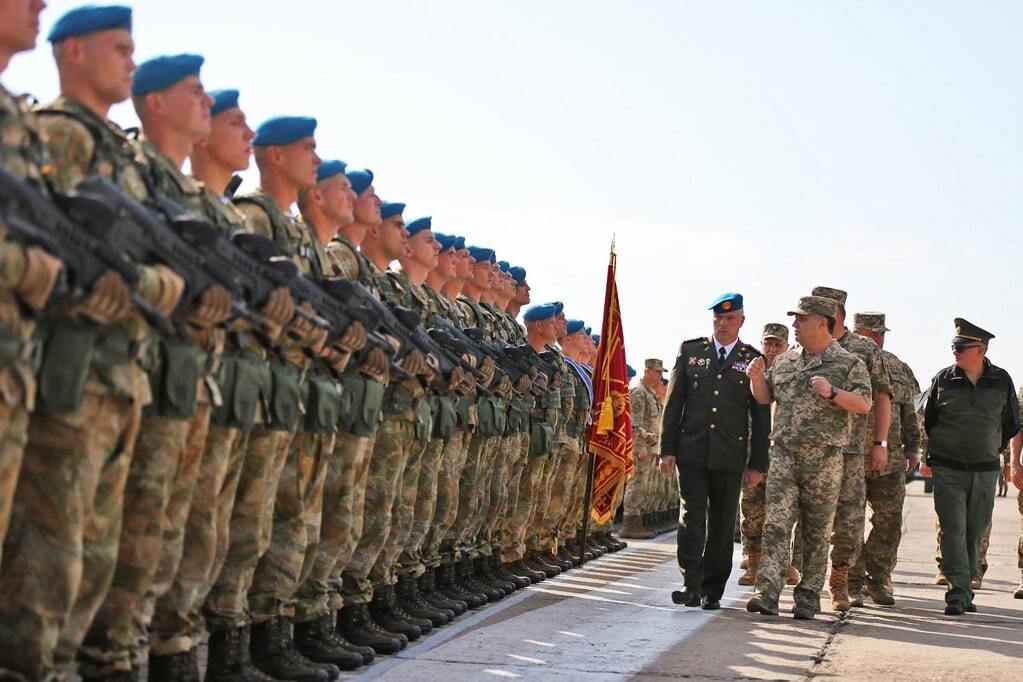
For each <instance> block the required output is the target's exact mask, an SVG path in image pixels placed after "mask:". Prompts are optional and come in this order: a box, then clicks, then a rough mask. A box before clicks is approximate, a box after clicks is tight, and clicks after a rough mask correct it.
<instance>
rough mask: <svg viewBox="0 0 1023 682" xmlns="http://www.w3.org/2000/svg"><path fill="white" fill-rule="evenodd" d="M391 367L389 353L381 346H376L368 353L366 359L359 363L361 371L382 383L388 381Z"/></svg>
mask: <svg viewBox="0 0 1023 682" xmlns="http://www.w3.org/2000/svg"><path fill="white" fill-rule="evenodd" d="M390 368H391V364H390V362H388V360H387V354H386V353H384V351H383V350H381V349H379V348H374V349H372V350H371V351H370V352H369V353H367V354H366V359H365V360H363V361H362V364H361V365H359V371H360V372H362V373H363V374H364V375H366V376H368V377H369V378H370V379H375V380H376V381H378V382H380V383H381V384H385V383H387V374H388V371H389V370H390Z"/></svg>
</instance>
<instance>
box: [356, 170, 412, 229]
mask: <svg viewBox="0 0 1023 682" xmlns="http://www.w3.org/2000/svg"><path fill="white" fill-rule="evenodd" d="M348 177H349V179H350V178H351V177H352V176H351V175H349V176H348ZM404 210H405V204H402V203H399V202H397V201H385V202H384V203H382V204H380V219H381V220H387V219H388V218H393V217H394V216H396V215H401V213H402V211H404Z"/></svg>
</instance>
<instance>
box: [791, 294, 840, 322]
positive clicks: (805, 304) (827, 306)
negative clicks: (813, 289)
mask: <svg viewBox="0 0 1023 682" xmlns="http://www.w3.org/2000/svg"><path fill="white" fill-rule="evenodd" d="M837 313H838V302H837V301H835V300H834V299H831V298H824V297H823V296H803V297H802V298H801V299H799V305H797V306H796V309H795V310H790V311H789V312H788V314H789V315H823V316H824V317H834V316H835V315H836V314H837Z"/></svg>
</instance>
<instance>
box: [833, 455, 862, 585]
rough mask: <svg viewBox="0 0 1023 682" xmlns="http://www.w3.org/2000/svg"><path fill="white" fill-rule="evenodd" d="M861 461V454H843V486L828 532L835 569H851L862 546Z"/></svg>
mask: <svg viewBox="0 0 1023 682" xmlns="http://www.w3.org/2000/svg"><path fill="white" fill-rule="evenodd" d="M864 461H865V460H864V457H863V455H861V454H857V453H853V454H848V453H845V454H843V455H842V488H841V493H840V494H839V496H838V507H837V508H836V510H835V523H834V531H833V532H832V535H831V565H832V566H834V567H836V568H852V566H853V565H854V564H855V563H856V560H857V559H858V558H859V556H860V551H861V550H862V549H863V527H864V524H865V523H866V499H867V484H866V478H865V470H864V469H865V467H864Z"/></svg>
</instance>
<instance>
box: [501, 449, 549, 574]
mask: <svg viewBox="0 0 1023 682" xmlns="http://www.w3.org/2000/svg"><path fill="white" fill-rule="evenodd" d="M525 441H526V442H525V448H524V451H525V457H524V459H525V463H524V465H523V468H522V476H521V477H520V479H519V488H518V495H517V497H518V501H517V502H516V504H515V511H514V512H513V513H512V514H511V515H510V516H509V517H508V526H509V530H510V535H511V541H510V543H509V546H505V547H502V552H501V556H502V557H503V558H504V560H505V561H518V560H519V559H522V558H523V557H525V556H526V539H527V537H528V536H529V531H530V529H531V528H532V527H533V523H534V519H535V517H536V501H537V498H538V497H539V494H540V483H541V482H542V480H543V473H544V464H545V463H546V460H547V457H545V456H536V455H530V454H529V438H528V434H527V436H526V438H525Z"/></svg>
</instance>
